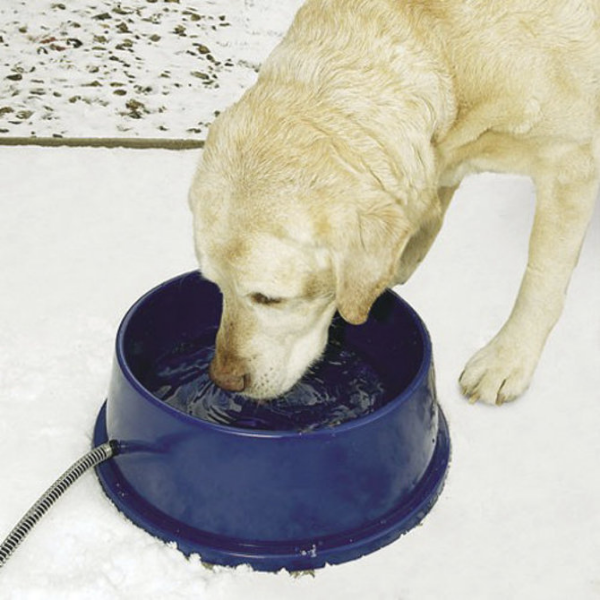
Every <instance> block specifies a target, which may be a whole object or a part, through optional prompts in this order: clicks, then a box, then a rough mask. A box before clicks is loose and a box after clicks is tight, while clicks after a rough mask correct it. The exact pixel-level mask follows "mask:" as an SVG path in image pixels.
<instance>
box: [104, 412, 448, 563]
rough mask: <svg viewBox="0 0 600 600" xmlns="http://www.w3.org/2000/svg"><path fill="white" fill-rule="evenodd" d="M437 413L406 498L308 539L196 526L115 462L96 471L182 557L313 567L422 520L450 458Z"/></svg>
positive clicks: (355, 553)
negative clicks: (148, 495) (431, 443)
mask: <svg viewBox="0 0 600 600" xmlns="http://www.w3.org/2000/svg"><path fill="white" fill-rule="evenodd" d="M438 414H439V426H438V434H437V441H436V446H435V450H434V453H433V456H432V458H431V462H430V464H429V467H428V468H427V471H426V472H425V474H424V475H423V477H422V478H421V479H420V481H419V483H418V484H417V486H416V487H415V488H414V489H413V490H412V492H411V493H410V496H409V498H408V499H407V498H404V499H403V501H402V503H401V505H400V506H398V507H396V508H394V509H393V510H391V511H390V512H389V513H388V514H386V515H385V516H384V517H382V518H379V519H378V520H377V521H376V522H372V523H368V524H366V525H365V526H363V527H360V528H358V529H355V530H352V531H346V532H343V533H341V534H339V535H333V536H332V535H329V536H327V537H324V538H315V539H313V540H306V539H304V540H298V541H297V542H294V541H287V540H286V541H284V542H280V541H279V542H278V541H255V540H249V541H247V542H244V541H241V540H237V539H230V538H227V537H224V536H221V535H215V534H213V533H210V532H208V531H201V530H197V529H194V528H191V527H189V526H188V525H187V524H185V523H181V522H179V521H177V520H175V519H173V518H172V517H169V516H168V515H165V514H164V513H162V512H160V511H159V510H157V509H156V508H155V507H153V506H152V505H151V504H149V503H148V502H147V501H146V500H145V499H144V498H142V497H141V496H140V495H139V494H138V493H137V492H135V491H134V490H133V489H132V488H131V486H130V485H129V484H128V482H127V481H126V479H125V478H124V477H123V475H122V474H121V472H120V470H119V468H118V466H117V465H116V463H115V461H113V460H109V461H105V462H104V463H102V464H100V465H98V466H97V467H96V473H97V475H98V478H99V480H100V483H101V485H102V488H103V489H104V492H105V493H106V495H107V496H108V497H109V498H110V500H111V501H112V502H113V503H114V504H115V506H116V507H117V508H118V509H119V510H120V511H121V512H122V513H123V514H124V515H125V516H126V517H127V518H128V519H129V520H131V521H132V522H133V523H134V524H136V525H138V526H140V527H141V528H142V529H145V530H146V531H148V532H149V533H151V534H152V535H154V536H156V537H158V538H160V539H162V540H163V541H165V542H175V543H176V544H177V548H178V549H179V550H180V551H181V552H183V553H184V554H185V555H187V556H189V555H191V554H198V555H200V557H201V559H202V561H204V562H206V563H210V564H217V565H225V566H237V565H241V564H249V565H250V566H251V567H252V568H254V569H255V570H258V571H278V570H280V569H287V570H288V571H306V570H312V569H317V568H320V567H323V566H325V565H326V564H339V563H343V562H347V561H350V560H354V559H357V558H360V557H361V556H364V555H365V554H369V553H371V552H374V551H375V550H378V549H379V548H381V547H383V546H385V545H387V544H389V543H391V542H393V541H394V540H396V539H397V538H398V537H400V536H401V535H402V534H404V533H406V532H407V531H409V530H410V529H412V528H413V527H415V526H416V525H418V524H419V523H420V522H421V521H422V520H423V518H424V517H425V516H426V515H427V513H428V512H429V511H430V510H431V508H432V507H433V505H434V504H435V502H436V500H437V498H438V496H439V495H440V492H441V491H442V487H443V484H444V481H445V478H446V472H447V469H448V466H449V461H450V437H449V433H448V424H447V422H446V419H445V417H444V414H443V413H442V410H441V408H438ZM107 440H108V436H107V431H106V403H105V404H104V405H103V406H102V408H101V410H100V413H99V414H98V418H97V420H96V425H95V429H94V440H93V441H94V445H99V444H102V443H104V442H106V441H107ZM117 441H118V440H117ZM125 451H127V450H126V449H125Z"/></svg>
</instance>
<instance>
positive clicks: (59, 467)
mask: <svg viewBox="0 0 600 600" xmlns="http://www.w3.org/2000/svg"><path fill="white" fill-rule="evenodd" d="M299 4H300V2H299V1H298V0H289V1H286V2H283V3H282V2H277V1H276V0H270V1H268V2H267V1H266V0H265V1H261V2H256V1H255V0H245V1H243V2H242V0H228V1H227V2H214V1H213V2H210V1H206V2H203V3H202V9H201V10H200V9H199V8H198V6H199V5H198V3H193V2H191V0H190V1H188V2H185V1H184V0H181V1H180V2H173V1H171V2H166V1H164V0H163V1H158V0H156V1H151V0H148V1H142V0H135V1H134V0H128V1H127V2H125V1H124V2H121V3H118V4H117V3H114V4H113V3H110V4H109V5H107V4H106V3H96V2H95V1H94V0H78V2H76V3H71V4H70V5H69V4H68V3H66V2H65V3H64V4H63V3H62V2H60V0H56V1H54V0H53V1H50V0H41V1H40V2H38V3H36V9H35V12H34V11H32V9H31V6H32V5H31V3H28V2H26V0H3V2H2V3H1V5H0V52H1V56H2V58H1V59H0V98H1V100H0V136H1V135H10V136H17V135H22V136H29V135H36V136H40V137H44V136H53V135H64V136H96V135H98V136H102V137H117V136H127V137H140V138H143V137H161V136H166V137H193V138H198V139H202V138H203V137H204V135H205V133H206V125H207V123H209V122H210V120H212V117H213V115H214V111H215V110H221V109H222V108H223V107H224V106H226V105H227V104H230V103H231V102H232V101H234V100H235V99H236V98H237V96H238V95H239V94H240V92H241V90H242V89H244V88H245V87H247V86H248V85H250V84H251V83H252V81H253V80H254V78H255V67H256V66H257V65H258V63H259V62H260V61H261V60H262V59H263V58H264V56H266V54H267V53H268V52H269V51H270V49H271V48H272V47H273V46H274V45H275V44H276V42H277V40H278V39H279V37H280V36H281V34H282V33H283V31H284V30H285V28H286V27H287V24H288V23H289V21H290V20H291V18H292V15H293V14H294V11H295V10H296V8H297V7H298V6H299ZM60 6H64V7H65V8H60ZM67 6H68V8H67ZM117 10H120V11H121V13H124V14H120V13H119V12H116V11H117ZM186 11H187V13H186ZM105 12H110V13H111V15H112V16H111V19H93V17H94V16H96V15H99V14H102V13H105ZM192 14H196V15H202V18H199V19H196V17H192ZM221 15H223V16H225V19H224V20H221V19H220V16H221ZM129 19H130V20H129ZM144 19H150V20H149V21H145V20H144ZM152 19H154V21H155V22H153V21H152ZM122 21H125V24H126V25H127V28H128V29H129V30H131V31H132V34H131V36H129V37H131V44H132V45H131V46H130V48H131V50H127V49H122V50H119V49H117V48H116V46H117V44H120V43H122V42H123V39H122V38H123V37H124V36H127V35H128V34H125V33H123V32H122V31H121V29H123V27H121V29H119V28H118V25H119V23H120V22H122ZM219 22H226V23H230V25H229V26H220V25H218V23H219ZM73 23H79V24H80V25H81V27H76V26H74V25H73ZM182 24H183V25H184V26H185V28H186V30H185V33H186V35H185V36H183V35H180V34H176V33H175V28H176V27H177V26H178V25H182ZM25 26H26V27H27V28H26V30H24V31H20V30H21V29H23V27H25ZM213 26H214V28H213ZM134 30H135V31H134ZM180 31H181V30H180ZM154 34H156V35H160V36H161V41H159V42H152V41H151V40H150V36H151V35H154ZM94 35H96V36H98V35H100V36H104V37H105V38H106V41H105V42H99V43H100V44H104V46H105V49H104V50H102V51H101V50H94V49H93V48H94V46H95V45H96V43H97V42H94V41H93V36H94ZM136 35H137V36H138V38H136V37H135V36H136ZM42 36H43V37H42ZM192 36H196V37H192ZM49 37H54V38H55V39H54V41H46V42H44V41H43V40H47V39H48V38H49ZM73 37H74V38H76V39H79V40H80V41H81V42H83V43H82V45H80V46H77V47H76V45H73V42H71V43H67V41H68V40H69V39H73ZM52 44H54V45H55V46H56V47H57V48H63V49H62V50H59V49H52V48H50V45H52ZM153 44H154V45H153ZM194 44H204V45H206V46H207V47H209V48H210V49H211V51H213V52H214V57H215V59H216V60H217V61H218V62H219V63H220V65H216V64H215V63H214V62H212V61H210V60H209V59H207V58H202V57H204V56H205V55H203V54H201V53H200V52H199V51H198V50H197V48H198V46H197V45H196V46H195V45H194ZM42 46H44V47H46V46H47V47H48V48H47V52H44V51H43V50H42V51H39V52H38V50H39V48H40V47H42ZM125 48H127V46H126V47H125ZM188 50H192V51H194V52H195V55H194V56H192V55H191V54H187V51H188ZM110 55H113V56H115V55H116V56H117V57H118V58H120V59H121V60H126V61H127V60H128V61H129V62H130V63H131V65H132V66H131V68H130V69H128V68H125V66H124V65H123V64H122V63H120V62H118V61H116V60H110V59H109V56H110ZM125 57H127V59H126V58H125ZM136 57H139V60H136ZM192 59H193V60H192ZM228 60H229V62H231V63H232V66H229V65H227V64H226V63H227V61H228ZM111 63H114V64H111ZM119 65H120V66H119ZM32 67H36V70H35V71H31V69H32ZM95 67H98V71H94V68H95ZM90 69H91V70H90ZM165 70H170V72H171V77H170V78H160V74H161V73H163V72H164V71H165ZM196 70H197V71H198V72H207V73H208V74H209V76H210V77H209V83H208V84H204V83H202V82H203V81H205V80H204V79H202V78H199V77H195V76H191V78H192V79H193V81H192V80H191V79H190V75H191V72H192V71H196ZM127 73H129V75H131V77H127ZM16 74H20V75H21V76H22V77H21V78H20V79H19V78H18V77H17V78H16V79H15V78H13V79H7V77H8V76H9V75H16ZM88 74H89V75H90V77H93V79H91V81H94V80H97V81H98V82H99V83H100V85H99V86H85V85H84V84H86V83H90V82H91V81H90V80H88V78H87V76H88ZM121 76H123V77H125V79H124V80H123V81H122V83H123V84H124V86H111V83H115V82H117V83H121V79H115V78H117V77H121ZM34 79H36V80H38V81H34ZM163 80H164V81H163ZM148 82H150V83H151V84H152V86H154V87H152V90H151V91H148V92H139V91H138V88H136V85H137V86H141V87H140V88H139V89H143V88H144V86H145V85H146V84H147V83H148ZM175 83H181V86H180V87H177V86H176V85H175ZM217 84H218V86H219V87H217ZM148 85H149V84H148ZM34 89H38V90H44V92H45V93H44V94H40V93H32V90H34ZM116 89H124V90H125V91H126V94H125V95H119V94H114V91H115V90H116ZM54 92H58V93H59V94H60V96H56V95H55V94H54ZM35 96H38V99H37V100H36V99H35ZM74 96H81V98H82V100H77V101H74V102H69V99H70V98H71V97H74ZM39 98H43V100H40V99H39ZM86 99H87V101H86ZM131 99H134V100H137V101H138V102H142V103H143V104H144V107H145V108H138V109H137V110H138V112H140V113H141V116H140V117H137V118H136V117H132V116H131V113H132V112H133V109H131V108H128V107H127V102H128V101H129V100H131ZM6 106H9V107H10V108H11V109H12V112H11V111H4V112H3V111H2V109H3V107H6ZM45 106H46V107H48V108H44V107H45ZM131 106H135V105H131ZM163 106H164V107H165V110H164V111H162V112H161V111H160V108H161V107H163ZM32 107H33V112H32V114H31V115H30V116H28V117H26V118H25V117H23V113H22V111H31V110H32ZM122 113H124V114H122ZM17 114H20V115H21V116H20V117H17ZM45 117H46V118H45ZM11 121H14V123H12V122H11ZM197 159H198V152H197V151H179V152H174V151H165V150H124V149H112V150H108V149H68V148H53V149H43V148H25V147H14V148H6V147H0V208H1V215H2V218H1V219H0V286H1V287H0V290H1V293H0V415H1V416H0V482H1V484H0V490H1V492H0V539H3V537H4V535H6V534H7V533H8V532H9V531H10V529H11V528H12V527H13V525H14V524H15V523H16V522H17V521H18V520H19V518H20V517H21V516H22V515H23V513H24V512H25V511H26V510H27V509H28V508H29V506H30V505H31V504H32V503H33V502H34V501H35V500H36V499H37V497H38V496H39V495H40V494H41V493H42V492H43V491H44V490H45V489H46V488H47V487H48V485H49V484H50V483H52V481H54V479H55V478H56V477H57V476H58V475H59V474H60V473H62V472H63V471H64V470H65V469H66V468H67V467H68V466H69V465H70V464H72V463H73V462H74V461H75V460H76V459H77V458H79V457H80V456H81V455H82V454H84V453H85V452H86V451H87V450H88V449H89V447H90V444H91V435H92V428H93V424H94V421H95V419H96V415H97V413H98V410H99V409H100V406H101V404H102V402H103V401H104V398H105V394H106V389H107V385H108V380H109V377H110V370H111V362H112V353H113V344H114V337H115V334H116V330H117V327H118V324H119V322H120V319H121V318H122V316H123V314H124V313H125V311H126V310H127V308H128V307H129V306H130V305H131V304H132V303H133V302H134V301H135V300H136V299H137V298H138V297H139V296H140V295H141V294H143V293H144V292H145V291H147V290H148V289H149V288H151V287H152V286H154V285H156V284H158V283H160V282H161V281H164V280H165V279H167V278H169V277H172V276H174V275H176V274H178V273H181V272H184V271H188V270H190V269H193V268H195V266H196V264H195V259H194V253H193V248H192V235H191V220H190V216H189V214H188V209H187V188H188V185H189V183H190V180H191V176H192V172H193V169H194V167H195V163H196V161H197ZM533 199H534V192H533V187H532V185H531V182H530V181H529V180H527V179H525V178H521V177H512V176H498V175H490V174H485V175H480V176H478V177H474V178H471V179H468V180H467V181H465V182H464V184H463V186H462V187H461V189H460V190H459V191H458V193H457V195H456V197H455V200H454V203H453V205H452V206H451V208H450V211H449V214H448V217H447V221H446V224H445V226H444V229H443V230H442V232H441V233H440V236H439V238H438V240H437V242H436V244H435V245H434V247H433V249H432V251H431V253H430V255H429V256H428V258H427V259H426V261H425V262H424V264H423V265H422V266H421V267H420V270H419V271H417V273H416V274H415V275H414V277H413V279H412V280H411V281H410V282H409V284H407V285H406V286H403V287H402V288H398V290H397V291H399V292H400V293H401V294H402V295H403V296H404V297H405V298H406V299H407V300H408V301H409V302H410V303H411V304H412V305H413V306H414V307H415V308H416V309H417V311H418V312H419V313H420V315H421V316H422V317H423V319H424V321H425V322H426V324H427V326H428V328H429V330H430V333H431V335H432V339H433V345H434V354H435V361H436V373H437V387H438V396H439V400H440V403H441V405H442V407H443V410H444V412H445V414H446V416H447V418H448V420H449V424H450V433H451V437H452V443H453V455H452V464H451V468H450V472H449V475H448V480H447V483H446V486H445V488H444V491H443V493H442V496H441V497H440V499H439V501H438V503H437V504H436V505H435V507H434V509H433V510H432V512H431V513H430V514H429V515H428V516H427V518H426V519H425V521H424V522H423V524H422V526H420V527H417V528H415V529H414V530H413V531H411V532H409V533H408V534H407V535H405V536H404V537H402V538H401V539H400V540H398V541H397V542H395V543H393V544H391V545H389V546H387V547H386V548H383V549H381V550H380V551H378V552H376V553H373V554H371V555H369V556H366V557H363V558H361V559H360V560H357V561H354V562H350V563H346V564H344V565H339V566H335V567H333V566H330V567H326V568H324V569H321V570H319V571H317V572H315V574H314V577H313V576H310V575H306V576H303V577H299V578H295V577H292V576H291V575H289V574H288V573H286V572H281V573H273V574H268V573H255V572H253V571H252V570H251V569H249V568H248V567H239V568H237V569H229V568H222V567H216V568H214V569H212V570H210V569H208V568H206V567H205V566H203V565H202V563H201V561H200V559H199V558H198V557H192V558H191V559H186V558H185V557H184V556H183V555H181V554H180V553H179V552H178V551H177V550H176V549H175V548H173V547H172V546H169V545H166V544H164V543H162V542H160V541H158V540H156V539H154V538H152V537H151V536H150V535H149V534H147V533H146V532H144V531H142V530H140V529H138V528H137V527H135V526H134V525H132V524H131V523H130V522H128V521H127V520H126V519H125V518H124V517H123V516H122V515H121V514H120V513H119V512H118V511H117V510H116V509H115V508H114V507H113V505H112V504H111V503H110V501H109V500H108V499H107V498H106V497H105V496H104V494H103V493H102V491H101V489H100V486H99V484H98V482H97V480H96V478H95V476H94V475H93V474H92V473H88V474H86V475H85V476H84V477H82V479H81V480H80V481H79V482H78V483H77V484H75V486H74V487H73V488H72V489H70V490H69V491H68V492H67V493H66V494H65V495H64V497H63V498H61V499H60V501H59V502H58V503H57V504H56V506H54V507H53V508H52V509H51V510H50V512H49V513H48V514H47V516H46V517H44V519H43V520H42V521H41V523H40V524H39V525H38V526H37V527H36V529H35V530H34V531H33V533H32V534H31V535H30V536H29V537H28V538H27V540H26V541H25V542H24V543H23V545H22V546H21V547H20V548H19V549H18V550H17V551H16V552H15V554H14V556H13V557H12V558H11V559H10V561H9V562H8V563H7V565H6V566H5V567H4V568H3V569H2V570H1V571H0V598H2V599H3V600H5V599H6V600H37V599H40V600H70V599H77V600H80V599H82V598H85V599H86V600H88V599H91V600H95V599H99V600H108V599H110V600H130V599H132V598H147V599H155V598H156V599H164V598H166V599H169V600H171V599H177V600H192V599H193V600H196V599H200V598H201V599H203V600H204V599H206V600H234V599H238V598H243V599H244V600H247V599H248V600H252V599H255V598H256V599H260V600H281V599H282V598H285V599H286V600H295V599H298V600H299V599H303V600H305V599H306V598H311V599H314V600H338V599H344V600H346V599H347V600H354V599H356V600H358V599H360V600H364V599H368V600H439V599H440V598H443V599H444V600H463V599H472V598H477V599H479V598H484V599H485V600H506V599H508V598H509V599H511V600H521V599H523V600H534V599H537V598H544V600H553V599H556V600H559V599H560V600H563V599H564V598H565V597H569V598H577V600H593V599H594V598H600V569H599V568H598V564H600V511H599V510H598V506H600V470H599V469H598V466H597V462H598V459H597V457H598V456H599V455H600V436H599V435H598V433H597V423H598V420H599V419H600V392H599V390H600V319H598V306H600V264H599V262H598V256H599V255H600V207H599V209H597V211H596V214H595V216H594V220H593V222H592V225H591V227H590V231H589V234H588V237H587V240H586V242H585V244H584V247H583V251H582V254H581V259H580V264H579V266H578V268H577V270H576V272H575V274H574V276H573V280H572V283H571V287H570V291H569V296H568V301H567V304H566V308H565V312H564V315H563V318H562V319H561V321H560V322H559V324H558V325H557V327H556V329H555V331H554V332H553V334H552V335H551V337H550V340H549V342H548V344H547V347H546V350H545V353H544V355H543V357H542V360H541V362H540V365H539V368H538V371H537V374H536V377H535V380H534V382H533V385H532V387H531V389H530V390H529V391H528V392H527V393H526V394H525V395H524V396H523V398H521V399H520V400H518V401H517V402H515V403H513V404H510V405H506V406H503V407H501V408H496V407H487V406H482V405H475V406H471V405H469V404H468V403H467V402H466V401H465V400H464V399H463V398H462V397H461V395H460V393H459V390H458V386H457V383H456V380H457V377H458V375H459V373H460V371H461V369H462V367H463V366H464V363H465V362H466V360H467V359H468V358H469V356H470V355H471V354H472V353H473V352H474V351H475V350H476V349H477V348H479V347H480V346H481V345H483V344H484V343H485V342H486V341H487V340H488V339H489V338H490V337H491V336H492V335H493V334H494V333H495V332H496V331H497V329H498V328H499V327H500V326H501V324H502V323H503V321H504V319H505V318H506V317H507V315H508V313H509V311H510V309H511V307H512V302H513V300H514V297H515V294H516V292H517V289H518V286H519V282H520V277H521V274H522V272H523V269H524V267H525V261H526V253H527V239H528V233H529V229H530V226H531V222H532V218H533V206H534V203H533Z"/></svg>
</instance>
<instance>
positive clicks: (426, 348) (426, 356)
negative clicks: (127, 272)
mask: <svg viewBox="0 0 600 600" xmlns="http://www.w3.org/2000/svg"><path fill="white" fill-rule="evenodd" d="M190 276H193V277H200V278H201V279H202V280H204V281H208V280H206V279H204V277H203V276H202V273H200V271H199V270H197V269H195V270H193V271H187V272H185V273H181V274H180V275H176V276H175V277H171V278H170V279H167V280H166V281H163V282H162V283H160V284H158V285H156V286H154V287H152V288H151V289H150V290H148V291H147V292H146V293H145V294H143V295H142V296H140V298H138V299H137V300H136V301H135V302H134V303H133V304H132V305H131V307H130V308H129V309H128V310H127V312H126V313H125V316H124V317H123V319H122V320H121V323H120V324H119V328H118V330H117V336H116V341H115V351H116V360H117V363H118V365H119V369H120V371H121V373H122V374H123V376H124V377H125V379H126V380H127V382H128V383H129V385H131V386H132V387H133V388H134V389H135V391H136V392H137V393H138V394H141V395H142V396H143V397H144V399H145V400H147V401H149V402H150V403H151V404H152V405H154V406H155V407H156V408H158V409H159V410H162V411H164V412H166V413H167V414H168V415H170V416H171V417H173V418H175V419H177V420H179V421H183V422H184V423H187V424H189V425H190V426H194V427H200V428H201V429H209V430H211V431H217V432H221V433H223V434H228V435H233V436H237V437H250V438H273V439H281V438H298V437H303V438H304V437H310V438H313V437H315V438H316V437H323V436H325V437H330V436H332V435H337V434H340V433H344V432H348V431H352V430H354V429H356V428H358V427H364V426H365V425H367V424H369V423H371V422H373V421H377V420H379V419H381V418H384V417H385V416H386V415H387V414H389V413H390V412H393V411H394V410H395V408H396V407H397V406H398V405H399V404H402V403H404V402H405V401H407V399H408V398H410V396H411V395H412V393H413V392H414V390H415V389H416V388H417V387H418V386H419V385H420V384H421V382H422V381H423V380H424V378H426V377H428V375H429V370H430V367H432V366H433V365H432V346H431V338H430V336H429V332H428V331H427V328H426V326H425V324H424V323H423V320H422V319H421V318H420V317H419V315H418V314H417V312H416V311H415V310H414V308H413V307H412V306H411V305H410V304H409V303H408V302H406V300H404V299H403V298H401V297H400V296H399V295H398V294H397V293H396V292H395V291H393V290H392V289H386V290H385V291H384V292H383V293H382V294H381V295H382V296H383V295H388V296H391V297H392V298H393V299H394V302H396V303H398V302H399V303H400V304H402V305H403V308H404V309H405V310H407V311H408V313H409V314H410V316H411V318H412V320H413V322H414V323H415V324H416V326H417V330H418V332H419V335H420V337H421V339H422V341H423V356H422V359H421V362H420V365H419V368H418V370H417V373H416V374H415V376H414V377H413V378H412V379H411V381H410V383H409V384H408V385H407V386H406V387H405V388H404V389H403V390H402V392H400V393H399V394H398V395H397V396H394V397H392V398H391V399H390V400H389V401H388V402H386V403H385V404H384V405H383V406H381V407H380V408H378V409H376V410H374V411H373V412H372V413H369V414H367V415H361V416H360V417H357V418H355V419H352V420H350V421H345V422H343V423H340V424H339V425H334V426H329V427H320V428H317V429H313V430H311V431H295V430H286V429H273V430H271V429H258V428H257V429H250V428H242V427H235V426H233V425H222V424H220V423H212V422H211V421H206V420H204V419H201V418H199V417H195V416H193V415H188V414H187V413H184V412H182V411H180V410H178V409H176V408H173V407H172V406H170V405H169V404H167V403H166V402H163V401H162V400H161V399H160V398H158V397H156V396H155V395H154V394H153V393H152V392H150V390H148V389H147V388H146V387H144V386H143V385H142V383H141V382H140V381H139V380H138V378H137V377H136V376H135V375H134V374H133V372H132V371H131V369H130V367H129V365H128V363H127V360H126V359H125V347H124V344H125V333H126V331H127V329H128V326H129V323H130V322H131V320H132V319H133V317H134V315H135V314H136V313H137V311H138V310H139V309H140V308H141V307H142V306H143V305H144V304H145V303H146V302H147V301H148V299H149V298H150V297H152V296H154V295H155V294H156V293H158V292H159V291H160V290H162V289H164V288H166V287H168V286H170V285H173V284H174V283H175V282H177V281H180V280H182V279H184V278H186V277H190Z"/></svg>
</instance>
